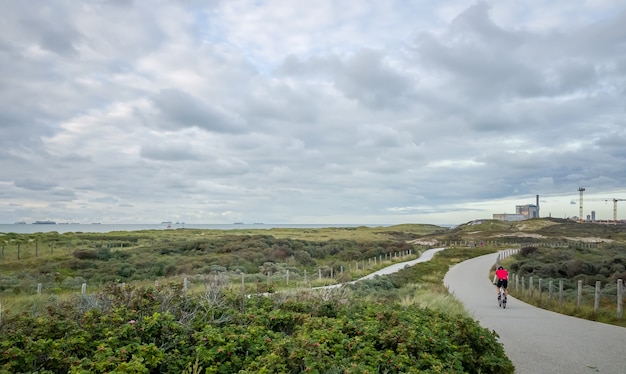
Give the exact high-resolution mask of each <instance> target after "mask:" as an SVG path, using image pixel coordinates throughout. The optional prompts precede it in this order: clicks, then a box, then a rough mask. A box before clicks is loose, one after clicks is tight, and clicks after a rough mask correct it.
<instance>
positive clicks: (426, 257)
mask: <svg viewBox="0 0 626 374" xmlns="http://www.w3.org/2000/svg"><path fill="white" fill-rule="evenodd" d="M444 249H445V248H432V249H427V250H425V251H424V252H423V253H422V254H421V255H420V256H419V258H417V259H415V260H411V261H405V262H399V263H397V264H393V265H389V266H387V267H386V268H383V269H380V270H378V271H375V272H373V273H371V274H368V275H366V276H364V277H362V278H359V279H357V280H353V281H351V282H347V283H340V284H332V285H330V286H320V287H313V289H314V290H318V289H329V288H339V287H343V286H344V285H345V284H350V283H356V282H358V281H362V280H365V279H372V278H374V277H376V276H379V275H387V274H392V273H396V272H398V271H400V270H402V269H404V268H405V267H407V266H413V265H415V264H418V263H420V262H425V261H430V260H431V259H432V258H433V256H434V255H435V253H437V252H439V251H443V250H444Z"/></svg>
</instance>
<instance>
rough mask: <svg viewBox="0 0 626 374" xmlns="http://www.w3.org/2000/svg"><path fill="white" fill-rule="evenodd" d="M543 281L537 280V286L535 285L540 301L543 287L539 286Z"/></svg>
mask: <svg viewBox="0 0 626 374" xmlns="http://www.w3.org/2000/svg"><path fill="white" fill-rule="evenodd" d="M542 281H543V279H541V278H539V284H538V285H537V288H538V290H539V298H540V299H541V296H542V295H543V286H542V285H541V283H542Z"/></svg>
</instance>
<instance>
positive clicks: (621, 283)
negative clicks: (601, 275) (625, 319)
mask: <svg viewBox="0 0 626 374" xmlns="http://www.w3.org/2000/svg"><path fill="white" fill-rule="evenodd" d="M623 297H624V280H623V279H618V280H617V318H618V319H622V302H623Z"/></svg>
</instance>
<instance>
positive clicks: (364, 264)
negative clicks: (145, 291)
mask: <svg viewBox="0 0 626 374" xmlns="http://www.w3.org/2000/svg"><path fill="white" fill-rule="evenodd" d="M413 255H415V253H414V251H413V250H406V251H400V252H393V253H387V254H381V255H379V256H375V257H370V258H368V259H362V260H358V261H354V262H349V263H345V264H334V265H329V266H324V267H319V268H317V271H316V272H315V273H313V274H309V273H307V270H306V269H303V270H300V271H294V272H292V271H290V270H289V269H280V270H278V271H277V270H276V269H273V270H265V271H262V272H259V273H254V274H246V273H238V274H237V275H233V274H230V276H231V278H233V279H234V278H235V277H237V278H238V277H241V284H242V288H244V287H245V284H246V277H252V278H253V279H254V280H256V287H257V289H258V288H259V287H260V282H259V281H258V280H259V279H260V278H262V277H263V278H265V279H266V282H267V284H266V289H265V290H264V292H265V291H267V290H270V289H271V288H272V287H273V286H274V285H281V286H286V287H289V286H290V282H291V283H293V282H294V281H296V282H298V281H299V282H301V283H302V282H303V283H304V285H305V286H306V287H310V286H311V282H318V283H322V282H323V283H324V285H330V284H336V283H337V282H338V281H341V279H340V278H341V277H342V276H343V274H344V272H345V271H352V270H355V271H357V272H358V271H367V270H370V269H372V268H376V267H378V266H382V265H383V263H394V262H398V261H405V260H406V257H409V256H413ZM224 273H227V272H226V271H224ZM210 276H212V275H211V274H199V275H196V276H193V277H184V278H183V284H182V287H183V290H187V289H188V288H189V287H190V286H191V284H192V279H201V280H202V278H206V277H210ZM190 278H191V279H190ZM80 279H82V278H80ZM248 283H249V282H248ZM74 284H75V286H76V287H77V286H78V284H81V294H83V295H84V294H85V293H86V289H87V283H85V282H83V283H78V284H77V283H74ZM156 286H158V281H155V287H156ZM292 286H293V284H292ZM33 287H34V284H31V285H30V286H29V287H28V289H30V290H32V289H33ZM55 287H56V285H55ZM45 288H48V287H45V286H44V284H43V283H38V284H37V294H38V295H41V294H42V293H43V290H44V289H45ZM49 288H52V287H49Z"/></svg>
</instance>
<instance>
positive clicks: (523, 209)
mask: <svg viewBox="0 0 626 374" xmlns="http://www.w3.org/2000/svg"><path fill="white" fill-rule="evenodd" d="M531 218H539V195H537V204H536V205H533V204H526V205H516V206H515V214H512V213H501V214H494V215H493V219H495V220H498V221H523V220H526V219H531Z"/></svg>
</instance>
